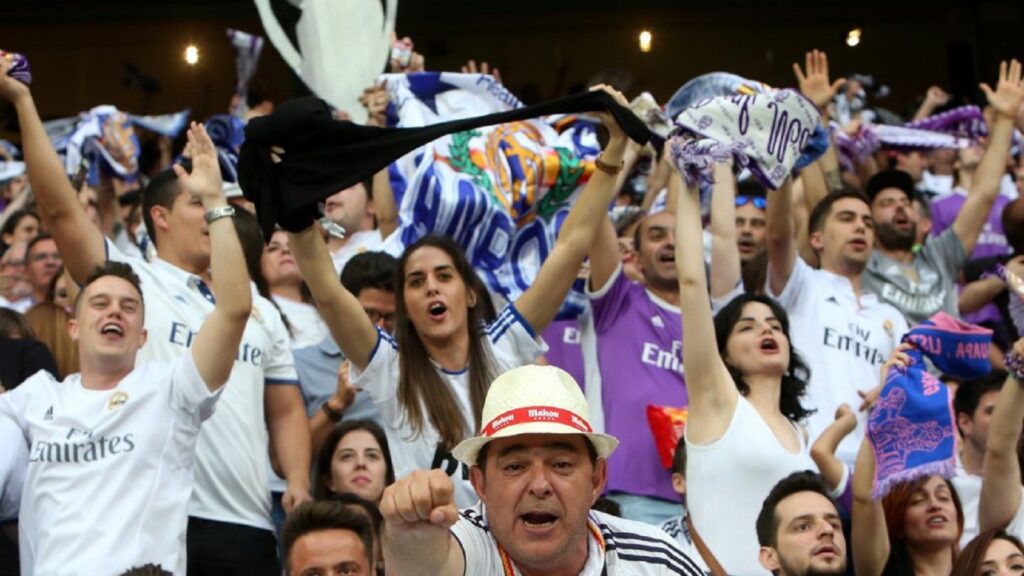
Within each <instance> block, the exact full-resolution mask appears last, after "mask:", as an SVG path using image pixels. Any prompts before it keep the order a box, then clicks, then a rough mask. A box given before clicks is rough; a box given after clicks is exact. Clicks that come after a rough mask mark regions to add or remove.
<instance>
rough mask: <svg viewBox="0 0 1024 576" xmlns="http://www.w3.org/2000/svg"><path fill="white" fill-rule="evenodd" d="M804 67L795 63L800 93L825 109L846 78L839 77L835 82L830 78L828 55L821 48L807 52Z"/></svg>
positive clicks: (794, 70)
mask: <svg viewBox="0 0 1024 576" xmlns="http://www.w3.org/2000/svg"><path fill="white" fill-rule="evenodd" d="M804 68H805V70H806V74H805V70H801V69H800V65H799V64H797V63H795V62H794V63H793V73H794V74H795V75H796V79H797V82H798V83H799V86H800V93H801V94H803V95H804V96H806V97H807V99H808V100H810V101H811V102H814V105H815V106H817V107H818V108H820V109H822V110H824V109H825V107H826V106H828V103H829V102H830V101H831V100H832V97H833V96H835V95H836V91H838V90H839V87H840V86H842V85H843V83H844V82H846V79H845V78H839V79H838V80H836V81H835V82H829V79H828V55H827V54H825V53H824V52H822V51H821V50H812V51H810V52H808V53H807V55H806V57H805V62H804Z"/></svg>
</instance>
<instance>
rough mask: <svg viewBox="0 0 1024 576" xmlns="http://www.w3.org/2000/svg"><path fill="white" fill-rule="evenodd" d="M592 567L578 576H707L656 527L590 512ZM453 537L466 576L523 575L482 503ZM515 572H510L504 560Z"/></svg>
mask: <svg viewBox="0 0 1024 576" xmlns="http://www.w3.org/2000/svg"><path fill="white" fill-rule="evenodd" d="M588 528H589V529H590V530H589V532H590V537H589V538H587V547H588V553H587V563H586V564H585V565H584V566H583V570H581V571H580V573H579V576H648V575H650V576H655V575H659V576H660V575H679V574H682V575H684V576H703V574H704V571H703V570H701V569H700V567H698V566H697V564H695V563H694V562H693V559H692V558H690V557H689V556H687V555H686V554H685V553H684V552H683V551H682V550H680V549H679V546H678V545H676V543H675V542H673V541H672V539H671V538H669V536H668V534H665V533H664V532H662V531H661V530H659V529H658V528H657V527H655V526H651V525H650V524H644V523H642V522H634V521H632V520H625V519H622V518H617V517H615V516H611V515H609V514H604V513H601V512H595V511H593V510H591V511H590V514H589V518H588ZM451 533H452V535H453V536H454V537H455V540H456V541H457V542H458V543H459V545H460V546H461V547H462V552H463V557H464V558H465V559H466V570H465V574H466V575H467V576H468V575H471V574H473V575H475V574H488V575H502V574H504V575H506V576H513V575H515V576H520V575H521V574H522V573H521V572H520V571H519V568H518V567H516V566H515V563H514V562H513V561H512V560H511V558H508V556H507V555H505V553H504V551H503V550H502V549H501V548H500V547H499V546H498V542H497V540H495V539H494V534H493V533H492V532H491V530H490V528H488V526H487V511H486V509H485V507H484V505H483V504H482V503H478V504H477V505H476V506H474V507H472V508H468V509H465V510H462V511H461V512H460V514H459V520H458V521H457V522H456V523H455V524H454V525H452V527H451ZM506 560H507V561H508V565H509V566H510V567H511V571H509V570H507V569H506V567H505V561H506Z"/></svg>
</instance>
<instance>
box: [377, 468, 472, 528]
mask: <svg viewBox="0 0 1024 576" xmlns="http://www.w3.org/2000/svg"><path fill="white" fill-rule="evenodd" d="M380 513H381V515H382V516H384V521H385V522H386V523H387V527H388V530H399V531H407V530H416V529H432V528H433V529H442V530H447V529H448V528H449V527H450V526H451V525H452V524H455V521H456V520H458V519H459V510H458V508H456V506H455V487H454V486H453V485H452V480H451V478H449V477H448V475H447V474H445V473H444V471H442V470H438V469H434V470H416V471H414V472H413V473H412V474H409V475H408V476H406V477H405V478H401V479H399V480H398V481H396V482H395V483H394V484H392V485H391V486H388V487H387V488H386V489H385V490H384V494H383V496H381V500H380Z"/></svg>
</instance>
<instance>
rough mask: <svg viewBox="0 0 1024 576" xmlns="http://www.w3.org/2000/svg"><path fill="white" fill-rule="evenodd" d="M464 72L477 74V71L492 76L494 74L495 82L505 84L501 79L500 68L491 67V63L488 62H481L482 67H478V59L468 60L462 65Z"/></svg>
mask: <svg viewBox="0 0 1024 576" xmlns="http://www.w3.org/2000/svg"><path fill="white" fill-rule="evenodd" d="M462 73H463V74H476V73H480V74H490V75H491V76H494V81H495V82H497V83H498V84H504V82H502V81H501V71H500V70H498V69H497V68H491V65H490V64H488V63H487V62H480V67H479V69H478V68H477V65H476V60H470V61H469V62H466V63H465V64H464V65H463V66H462Z"/></svg>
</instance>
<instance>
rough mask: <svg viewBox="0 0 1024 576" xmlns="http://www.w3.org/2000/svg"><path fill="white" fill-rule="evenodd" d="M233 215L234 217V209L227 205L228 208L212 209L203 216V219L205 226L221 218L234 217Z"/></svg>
mask: <svg viewBox="0 0 1024 576" xmlns="http://www.w3.org/2000/svg"><path fill="white" fill-rule="evenodd" d="M234 215H235V208H234V206H231V205H228V206H218V207H216V208H212V209H210V210H207V211H206V214H203V219H204V220H206V223H207V224H211V223H213V222H214V221H216V220H220V219H221V218H227V217H230V216H234Z"/></svg>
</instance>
